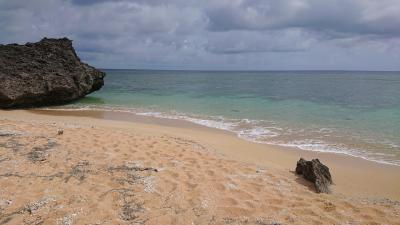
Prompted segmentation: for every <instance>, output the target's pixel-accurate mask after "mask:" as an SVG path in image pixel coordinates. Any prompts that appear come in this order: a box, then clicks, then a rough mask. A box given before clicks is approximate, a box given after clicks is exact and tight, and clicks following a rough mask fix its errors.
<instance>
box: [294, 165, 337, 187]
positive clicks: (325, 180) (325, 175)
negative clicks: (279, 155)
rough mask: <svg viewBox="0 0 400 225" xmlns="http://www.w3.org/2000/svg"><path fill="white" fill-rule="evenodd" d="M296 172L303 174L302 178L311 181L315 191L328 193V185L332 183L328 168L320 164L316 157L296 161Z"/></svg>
mask: <svg viewBox="0 0 400 225" xmlns="http://www.w3.org/2000/svg"><path fill="white" fill-rule="evenodd" d="M296 173H297V174H299V175H303V177H304V179H306V180H308V181H311V182H313V183H314V185H315V191H316V192H317V193H330V192H331V191H330V189H329V185H331V184H332V177H331V173H330V172H329V168H328V167H327V166H325V165H324V164H322V163H321V162H320V161H319V160H318V159H313V160H311V161H307V160H305V159H303V158H300V160H299V161H298V162H297V166H296Z"/></svg>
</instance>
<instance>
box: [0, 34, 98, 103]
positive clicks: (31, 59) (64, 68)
mask: <svg viewBox="0 0 400 225" xmlns="http://www.w3.org/2000/svg"><path fill="white" fill-rule="evenodd" d="M104 76H105V73H103V72H101V71H99V70H97V69H95V68H94V67H92V66H89V65H88V64H85V63H82V62H81V60H80V59H79V57H78V56H77V54H76V52H75V50H74V48H73V46H72V41H71V40H69V39H68V38H61V39H49V38H44V39H42V40H41V41H39V42H37V43H27V44H25V45H18V44H8V45H0V108H19V107H35V106H47V105H59V104H64V103H68V102H71V101H73V100H76V99H79V98H81V97H83V96H85V95H87V94H89V93H91V92H93V91H96V90H99V89H100V88H101V87H102V86H103V84H104V81H103V78H104Z"/></svg>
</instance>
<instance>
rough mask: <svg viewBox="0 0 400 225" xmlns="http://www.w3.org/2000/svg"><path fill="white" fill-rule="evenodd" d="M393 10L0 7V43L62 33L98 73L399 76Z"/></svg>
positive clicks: (333, 3)
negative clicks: (353, 72) (361, 71)
mask: <svg viewBox="0 0 400 225" xmlns="http://www.w3.org/2000/svg"><path fill="white" fill-rule="evenodd" d="M398 12H400V2H398V1H397V0H325V1H321V0H279V1H277V0H219V1H211V0H204V1H196V0H170V1H165V0H113V1H111V0H37V1H23V0H13V1H9V0H0V26H1V27H2V29H1V30H0V43H10V42H18V43H24V42H28V41H37V40H39V39H41V38H42V37H44V36H49V37H61V36H67V37H70V38H72V39H73V40H74V45H75V47H76V48H77V51H78V54H80V55H81V58H82V59H83V60H86V61H88V62H90V63H93V64H95V65H97V66H100V67H119V68H125V67H148V68H180V69H185V68H203V69H208V68H212V69H230V68H232V69H235V68H234V67H237V68H239V69H241V68H246V69H249V68H250V69H251V68H254V69H271V68H272V69H279V68H281V69H313V68H318V69H321V68H327V69H332V68H338V69H346V68H348V69H354V68H356V67H357V68H358V67H359V66H360V65H362V63H364V62H367V63H366V64H368V65H367V66H368V67H370V69H400V64H399V63H398V60H399V58H400V56H399V53H398V52H399V51H398V50H399V42H400V41H399V40H400V28H399V27H400V13H398ZM360 52H362V53H363V55H362V56H361V55H360V54H358V53H360ZM364 54H367V55H364ZM327 55H330V56H338V57H340V60H339V59H336V58H334V59H330V60H326V59H327V57H326V56H327ZM378 56H379V57H383V59H382V60H381V59H380V58H377V57H378ZM344 59H347V61H352V63H350V64H349V63H344V62H343V61H342V60H344ZM394 62H396V63H394Z"/></svg>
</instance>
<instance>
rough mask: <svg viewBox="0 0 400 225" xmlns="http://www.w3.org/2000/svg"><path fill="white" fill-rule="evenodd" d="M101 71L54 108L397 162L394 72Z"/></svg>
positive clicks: (398, 95)
mask: <svg viewBox="0 0 400 225" xmlns="http://www.w3.org/2000/svg"><path fill="white" fill-rule="evenodd" d="M103 71H104V72H106V73H107V76H106V79H105V86H104V87H103V88H102V89H101V90H100V91H98V92H95V93H92V94H91V95H88V96H87V97H86V98H83V99H82V100H79V101H77V102H74V103H72V104H69V105H67V106H62V107H57V108H63V109H68V110H111V111H123V112H130V113H134V114H138V115H146V116H155V117H162V118H171V119H179V120H186V121H191V122H193V123H196V124H200V125H204V126H208V127H213V128H218V129H222V130H228V131H231V132H234V133H236V134H237V136H238V137H240V138H243V139H246V140H248V141H253V142H257V143H266V144H273V145H280V146H292V147H297V148H299V149H302V150H307V151H320V152H332V153H338V154H347V155H351V156H355V157H361V158H364V159H367V160H371V161H375V162H379V163H386V164H392V165H397V166H400V72H362V71H260V72H258V71H257V72H253V71H252V72H245V71H154V70H103Z"/></svg>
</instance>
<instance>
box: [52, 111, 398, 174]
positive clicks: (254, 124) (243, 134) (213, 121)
mask: <svg viewBox="0 0 400 225" xmlns="http://www.w3.org/2000/svg"><path fill="white" fill-rule="evenodd" d="M45 110H65V111H88V110H90V111H111V112H123V113H133V114H135V115H140V116H150V117H157V118H164V119H175V120H184V121H189V122H192V123H194V124H198V125H202V126H206V127H210V128H216V129H220V130H225V131H230V132H233V133H235V134H236V135H237V136H238V137H239V138H242V139H245V140H247V141H251V142H255V143H260V144H269V145H278V146H284V147H293V148H297V149H300V150H306V151H315V152H328V153H335V154H344V155H349V156H352V157H358V158H362V159H365V160H369V161H373V162H377V163H382V164H389V165H395V166H400V160H398V159H395V158H394V155H392V154H387V153H379V152H371V151H365V150H363V149H355V148H349V147H347V146H345V145H343V144H340V143H327V142H325V141H322V140H315V139H301V140H290V141H285V142H284V141H282V140H279V137H280V136H281V135H282V134H287V133H296V132H297V133H299V132H300V133H301V132H306V130H305V129H299V130H296V131H295V130H293V129H291V128H282V127H279V126H277V125H276V124H275V123H274V122H273V121H265V120H251V119H227V118H224V117H222V116H208V117H204V116H203V117H202V116H199V115H193V114H183V113H179V112H168V113H166V112H158V111H150V110H148V109H142V108H124V107H109V106H102V107H91V106H83V107H80V106H79V107H76V106H74V107H71V108H59V107H57V108H45ZM317 132H318V133H321V134H331V133H332V132H333V131H332V129H328V128H318V129H317Z"/></svg>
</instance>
